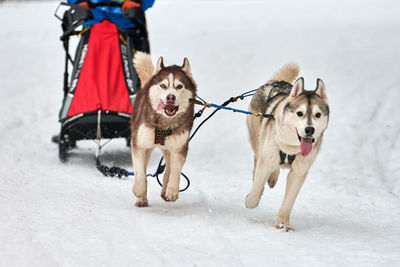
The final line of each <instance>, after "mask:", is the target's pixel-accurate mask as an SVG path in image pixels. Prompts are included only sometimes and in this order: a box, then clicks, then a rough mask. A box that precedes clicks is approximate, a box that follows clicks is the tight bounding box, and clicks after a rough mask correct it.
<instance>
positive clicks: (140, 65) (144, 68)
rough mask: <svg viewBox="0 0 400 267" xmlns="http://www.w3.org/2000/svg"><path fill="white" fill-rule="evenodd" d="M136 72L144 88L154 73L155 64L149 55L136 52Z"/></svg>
mask: <svg viewBox="0 0 400 267" xmlns="http://www.w3.org/2000/svg"><path fill="white" fill-rule="evenodd" d="M133 64H134V65H135V69H136V72H137V74H138V76H139V79H140V83H141V85H142V87H143V86H144V85H145V84H146V83H147V82H148V81H149V80H150V78H151V76H152V75H153V72H154V66H153V62H152V61H151V57H150V55H149V54H146V53H143V52H136V53H135V58H134V59H133Z"/></svg>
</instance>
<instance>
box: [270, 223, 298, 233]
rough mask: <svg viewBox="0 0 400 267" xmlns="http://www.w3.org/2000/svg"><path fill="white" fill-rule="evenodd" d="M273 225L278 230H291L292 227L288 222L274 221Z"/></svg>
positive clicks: (292, 229)
mask: <svg viewBox="0 0 400 267" xmlns="http://www.w3.org/2000/svg"><path fill="white" fill-rule="evenodd" d="M274 227H275V228H276V229H278V230H283V231H285V232H293V231H294V227H293V226H292V225H290V224H288V223H283V224H282V223H275V225H274Z"/></svg>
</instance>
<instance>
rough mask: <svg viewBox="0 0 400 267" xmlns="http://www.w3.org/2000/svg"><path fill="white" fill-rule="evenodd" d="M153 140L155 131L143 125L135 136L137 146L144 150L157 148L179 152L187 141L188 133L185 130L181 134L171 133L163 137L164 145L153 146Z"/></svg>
mask: <svg viewBox="0 0 400 267" xmlns="http://www.w3.org/2000/svg"><path fill="white" fill-rule="evenodd" d="M154 139H155V129H154V128H150V127H147V126H145V125H140V127H139V130H138V134H137V144H139V145H140V147H142V148H145V149H150V148H154V147H157V148H160V149H168V150H171V151H176V150H180V149H181V148H182V146H184V145H185V144H186V143H187V141H188V139H189V131H187V130H186V131H184V132H182V133H181V134H174V132H172V134H171V135H169V136H167V137H165V144H164V145H161V144H155V143H154Z"/></svg>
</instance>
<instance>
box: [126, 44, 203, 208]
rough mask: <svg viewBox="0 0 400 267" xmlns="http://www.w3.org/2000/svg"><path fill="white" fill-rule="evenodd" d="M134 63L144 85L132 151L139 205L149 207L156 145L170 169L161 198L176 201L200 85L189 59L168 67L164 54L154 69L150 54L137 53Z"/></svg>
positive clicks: (137, 100)
mask: <svg viewBox="0 0 400 267" xmlns="http://www.w3.org/2000/svg"><path fill="white" fill-rule="evenodd" d="M134 64H135V68H136V71H137V73H138V76H139V78H140V81H141V84H142V88H141V90H140V91H139V92H138V94H137V95H136V98H135V102H134V104H133V111H132V120H131V151H132V161H133V170H134V172H135V182H134V186H133V193H134V195H135V196H136V197H137V201H136V206H137V207H147V206H148V201H147V179H146V169H147V164H148V162H149V159H150V155H151V152H152V151H153V149H154V148H159V149H161V150H162V152H163V156H164V160H165V164H166V170H165V174H164V177H163V187H162V189H161V197H162V198H163V199H164V200H165V201H175V200H177V199H178V194H179V180H180V175H181V170H182V167H183V164H184V162H185V160H186V155H187V152H188V146H189V134H190V130H191V129H192V126H193V116H194V106H193V105H194V104H192V103H191V102H190V101H189V99H191V98H196V84H195V82H194V81H193V77H192V72H191V68H190V65H189V61H188V60H187V59H186V58H185V59H184V61H183V65H182V66H176V65H173V66H168V67H165V66H164V63H163V58H162V57H160V58H159V60H158V62H157V64H156V67H155V68H154V66H153V63H152V61H151V58H150V56H149V55H148V54H145V53H142V52H137V53H136V54H135V59H134Z"/></svg>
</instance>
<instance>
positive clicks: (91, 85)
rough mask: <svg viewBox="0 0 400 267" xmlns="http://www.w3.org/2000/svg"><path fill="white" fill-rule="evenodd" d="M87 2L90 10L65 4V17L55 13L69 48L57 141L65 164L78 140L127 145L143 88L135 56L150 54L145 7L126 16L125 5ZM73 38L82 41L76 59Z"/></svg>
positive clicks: (131, 9)
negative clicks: (122, 140) (115, 140)
mask: <svg viewBox="0 0 400 267" xmlns="http://www.w3.org/2000/svg"><path fill="white" fill-rule="evenodd" d="M87 3H89V6H90V8H91V9H90V10H89V9H87V8H86V7H84V6H82V5H75V4H67V3H61V4H60V6H63V7H66V8H67V10H66V11H65V12H64V14H63V16H62V17H60V16H58V15H57V11H56V17H58V18H59V19H60V20H61V21H62V28H63V35H62V36H61V37H60V39H61V41H62V42H63V46H64V49H65V72H64V97H63V101H62V106H61V109H60V112H59V121H60V123H61V130H60V134H59V135H58V136H56V137H54V138H53V141H56V142H57V143H58V145H59V158H60V160H61V161H66V160H67V156H68V150H70V149H71V148H74V147H75V146H76V141H78V140H91V139H93V140H94V139H108V138H125V139H127V144H128V145H129V138H130V129H129V127H130V115H131V113H132V104H133V100H134V98H135V94H136V92H137V91H138V90H139V89H140V80H139V78H138V76H137V73H136V71H135V68H134V66H133V56H134V53H135V52H136V51H143V52H146V53H149V52H150V51H149V50H150V49H149V42H148V37H147V31H146V20H145V16H144V11H143V9H142V8H141V7H137V8H130V9H128V10H126V12H124V14H123V16H122V11H121V6H122V3H119V2H112V1H111V2H96V1H92V2H87ZM60 6H59V8H60ZM101 16H103V17H101ZM78 28H81V29H80V30H78ZM73 35H76V36H78V37H79V38H80V39H79V43H78V45H77V47H76V52H75V56H74V58H73V59H72V57H71V56H70V54H69V39H70V37H71V36H73ZM71 65H72V72H71V77H70V75H69V70H68V69H69V67H70V66H71Z"/></svg>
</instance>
